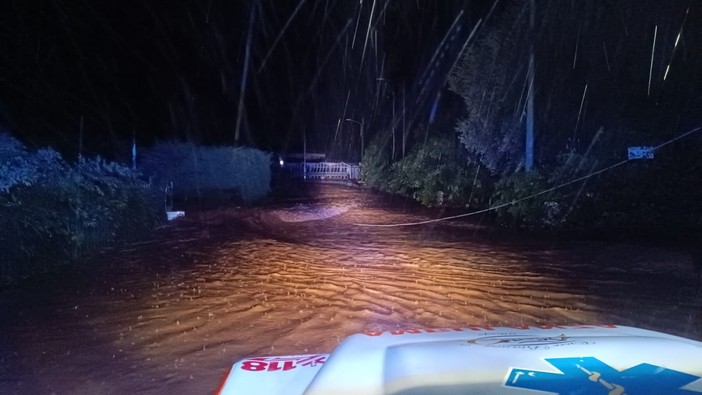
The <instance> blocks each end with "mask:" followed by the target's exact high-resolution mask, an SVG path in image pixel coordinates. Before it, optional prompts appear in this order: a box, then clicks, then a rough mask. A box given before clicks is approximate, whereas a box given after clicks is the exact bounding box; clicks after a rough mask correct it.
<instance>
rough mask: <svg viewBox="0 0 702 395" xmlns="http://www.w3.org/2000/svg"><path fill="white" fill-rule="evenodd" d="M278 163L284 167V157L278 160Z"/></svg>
mask: <svg viewBox="0 0 702 395" xmlns="http://www.w3.org/2000/svg"><path fill="white" fill-rule="evenodd" d="M278 163H280V167H283V165H284V164H285V162H283V159H282V158H281V159H280V160H279V161H278Z"/></svg>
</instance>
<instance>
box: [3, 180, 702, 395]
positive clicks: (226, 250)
mask: <svg viewBox="0 0 702 395" xmlns="http://www.w3.org/2000/svg"><path fill="white" fill-rule="evenodd" d="M297 192H298V193H283V194H280V193H279V194H277V195H276V196H275V197H274V198H273V199H272V201H271V202H270V203H269V204H266V205H263V206H258V207H246V208H241V207H239V208H237V207H234V206H232V207H228V208H227V207H225V208H219V209H209V210H200V211H196V210H195V211H194V210H190V211H188V213H187V217H185V218H181V219H179V220H178V221H175V222H173V223H171V224H169V225H167V226H165V227H163V228H161V229H158V230H157V231H155V232H154V234H153V236H152V237H150V238H148V239H145V240H143V241H141V242H138V243H133V244H130V245H126V246H121V247H116V248H113V249H109V250H106V251H103V252H101V253H99V254H96V255H95V256H93V257H91V259H90V260H89V262H88V263H87V264H86V265H85V266H83V267H80V268H73V269H65V270H63V271H61V272H59V273H55V274H53V275H49V276H45V277H43V278H38V279H35V280H34V281H32V282H31V283H27V284H25V285H23V286H21V287H17V288H13V289H9V290H5V291H3V292H2V293H0V393H2V394H13V393H20V394H51V393H56V394H124V393H154V394H207V393H212V392H213V391H214V390H215V389H216V388H217V386H218V385H219V383H220V381H221V380H222V378H223V377H224V375H225V374H226V373H227V371H228V369H229V367H230V366H231V364H232V363H233V362H234V361H235V360H237V359H240V358H243V357H248V356H255V355H261V356H265V355H271V354H293V353H312V352H320V353H328V352H330V351H332V349H333V348H334V346H336V345H337V344H338V342H339V341H340V340H341V339H343V338H344V337H346V336H348V335H351V334H353V333H356V332H361V331H365V330H380V329H398V328H417V327H456V326H463V325H483V326H485V325H493V326H496V325H530V324H531V325H536V324H595V323H600V324H602V323H615V324H622V325H633V326H639V327H643V328H648V329H654V330H660V331H665V332H668V333H672V334H677V335H681V336H685V337H689V338H693V339H698V340H702V292H701V291H700V288H699V286H698V284H697V283H696V281H695V279H694V278H693V277H694V276H693V273H694V271H693V267H692V259H691V255H690V253H689V251H688V250H687V249H686V248H685V246H684V245H683V246H681V245H671V244H670V243H663V242H661V243H657V242H656V241H655V240H647V241H646V242H636V241H632V240H628V241H626V242H625V241H607V242H604V241H593V240H589V241H583V240H578V238H577V237H567V238H563V237H558V238H557V237H555V236H553V235H551V236H549V235H540V236H536V235H530V234H526V233H523V234H509V235H508V234H504V233H502V234H501V233H497V232H494V231H492V230H490V229H489V228H488V227H482V226H481V225H480V224H479V223H478V222H477V220H473V221H447V222H440V223H434V224H428V225H422V226H412V227H390V228H379V227H363V226H358V225H356V224H358V223H366V224H390V223H398V222H409V221H417V220H423V219H427V218H431V217H432V216H434V217H436V216H437V215H439V214H440V213H438V212H437V211H431V210H425V209H421V208H418V207H417V206H415V205H412V204H410V203H405V202H402V201H397V200H388V199H387V198H386V197H382V196H381V195H377V194H373V193H370V192H368V191H365V190H362V189H358V188H348V187H343V186H337V185H316V186H310V187H309V188H308V189H305V190H298V191H297Z"/></svg>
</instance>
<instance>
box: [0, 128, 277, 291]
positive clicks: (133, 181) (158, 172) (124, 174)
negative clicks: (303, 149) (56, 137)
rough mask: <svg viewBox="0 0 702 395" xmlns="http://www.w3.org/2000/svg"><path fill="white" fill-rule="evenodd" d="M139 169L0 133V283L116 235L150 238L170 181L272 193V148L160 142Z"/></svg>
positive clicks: (247, 197) (186, 186) (71, 258)
mask: <svg viewBox="0 0 702 395" xmlns="http://www.w3.org/2000/svg"><path fill="white" fill-rule="evenodd" d="M143 162H144V164H143V166H141V167H140V170H139V171H135V170H133V169H132V168H131V167H129V166H125V165H123V164H120V163H116V162H109V161H106V160H104V159H102V158H100V157H93V158H87V157H82V156H79V157H78V158H77V159H76V160H75V161H73V162H70V161H67V160H65V159H64V158H62V156H61V155H60V154H59V153H58V152H57V151H55V150H54V149H52V148H42V149H37V150H32V149H28V148H27V147H25V146H24V145H23V144H22V143H21V142H20V141H19V140H17V139H15V138H14V137H12V136H11V135H9V134H7V133H0V219H1V221H0V222H1V223H2V226H0V286H2V285H7V284H12V283H16V282H18V281H20V280H22V279H23V278H26V277H29V276H32V275H36V274H40V273H45V272H48V271H51V270H52V269H53V268H56V267H58V266H61V265H65V264H69V263H75V262H80V260H81V258H83V257H84V256H85V255H86V254H88V253H90V252H92V251H95V250H97V249H100V248H103V247H105V246H108V245H110V244H113V243H115V242H129V241H134V240H137V239H140V238H143V237H144V236H145V235H147V234H148V232H150V231H151V230H153V229H154V228H155V227H156V226H158V225H159V224H161V223H163V222H164V220H165V212H164V211H165V210H164V186H165V184H166V183H170V182H173V185H174V187H175V188H177V190H178V191H182V193H184V194H193V193H202V192H205V193H212V191H224V190H234V191H236V194H237V196H238V198H241V199H242V200H244V201H245V202H251V201H253V200H255V199H259V198H261V197H262V196H264V195H265V194H266V193H267V192H268V188H269V183H270V166H269V162H268V155H267V154H265V153H263V152H261V151H258V150H254V149H247V148H226V147H197V146H195V145H193V144H181V143H165V144H157V145H156V146H155V147H153V148H152V149H151V150H150V151H149V152H148V153H147V154H146V155H145V158H144V160H143Z"/></svg>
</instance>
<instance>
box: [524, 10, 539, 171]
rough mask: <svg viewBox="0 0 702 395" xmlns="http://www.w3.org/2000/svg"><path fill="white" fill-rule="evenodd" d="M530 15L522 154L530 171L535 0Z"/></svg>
mask: <svg viewBox="0 0 702 395" xmlns="http://www.w3.org/2000/svg"><path fill="white" fill-rule="evenodd" d="M530 3H531V13H530V15H529V29H530V34H529V36H530V41H531V42H530V46H529V71H528V76H527V78H528V79H529V90H528V91H527V119H526V141H525V152H524V170H525V171H531V170H532V169H533V167H534V89H535V86H534V74H536V73H535V70H534V69H535V67H536V66H535V65H534V40H536V32H535V29H534V19H535V13H536V10H535V9H536V4H535V0H531V1H530Z"/></svg>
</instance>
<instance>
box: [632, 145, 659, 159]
mask: <svg viewBox="0 0 702 395" xmlns="http://www.w3.org/2000/svg"><path fill="white" fill-rule="evenodd" d="M632 159H653V147H629V160H632Z"/></svg>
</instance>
